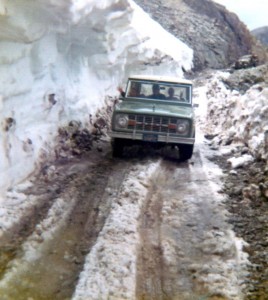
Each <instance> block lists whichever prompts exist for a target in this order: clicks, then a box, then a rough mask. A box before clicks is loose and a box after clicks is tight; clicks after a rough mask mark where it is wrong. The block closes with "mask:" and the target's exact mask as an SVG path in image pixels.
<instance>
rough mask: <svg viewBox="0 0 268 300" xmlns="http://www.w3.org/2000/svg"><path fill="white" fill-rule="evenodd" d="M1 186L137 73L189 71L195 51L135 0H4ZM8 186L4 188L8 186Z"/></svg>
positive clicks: (33, 164) (31, 166) (33, 165)
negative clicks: (61, 131) (68, 125)
mask: <svg viewBox="0 0 268 300" xmlns="http://www.w3.org/2000/svg"><path fill="white" fill-rule="evenodd" d="M0 26H1V31H0V120H1V127H0V160H1V161H0V177H1V181H0V192H1V191H4V190H5V189H7V188H8V187H9V186H12V185H13V184H16V183H18V182H19V181H20V180H23V179H24V178H25V177H27V176H28V175H29V174H31V173H32V172H33V171H34V170H36V169H38V167H39V165H40V161H41V160H42V159H46V158H47V157H48V156H51V155H52V153H53V146H54V145H53V141H54V138H55V136H56V135H57V130H58V128H59V127H60V126H64V125H65V124H66V123H68V122H69V121H70V120H79V121H81V122H82V124H84V125H89V116H90V115H92V116H94V115H95V113H96V111H97V110H98V109H99V108H100V107H102V106H103V105H104V103H105V97H106V96H107V95H110V96H114V95H116V94H117V91H116V87H117V86H118V85H119V84H121V83H123V82H124V80H125V79H126V77H127V76H128V74H130V73H150V74H165V75H177V76H183V72H182V67H183V68H184V69H186V70H189V69H190V68H191V66H192V56H193V53H192V52H193V51H192V50H191V49H190V48H189V47H188V46H186V45H185V44H183V43H182V42H181V41H179V40H177V39H176V38H174V37H173V36H172V35H170V34H169V33H167V32H166V31H165V30H164V29H163V28H162V27H161V26H160V25H158V24H157V23H156V22H154V21H153V20H152V19H150V18H149V16H148V15H147V14H145V13H144V12H143V11H142V10H141V9H140V8H139V7H138V6H137V5H136V4H135V3H134V2H133V1H131V0H106V1H105V0H91V1H89V0H76V1H75V0H13V1H5V0H0ZM1 194H2V193H1Z"/></svg>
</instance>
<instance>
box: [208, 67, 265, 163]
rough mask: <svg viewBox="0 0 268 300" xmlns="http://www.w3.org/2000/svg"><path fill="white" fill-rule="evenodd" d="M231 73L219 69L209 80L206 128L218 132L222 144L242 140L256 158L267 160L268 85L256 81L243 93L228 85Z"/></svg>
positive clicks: (212, 132)
mask: <svg viewBox="0 0 268 300" xmlns="http://www.w3.org/2000/svg"><path fill="white" fill-rule="evenodd" d="M228 76H229V74H228V73H222V72H218V73H217V74H216V75H215V76H213V78H212V79H211V80H210V83H209V85H208V89H207V96H208V111H207V114H208V115H207V121H208V123H207V128H206V131H207V132H208V133H211V134H218V141H219V142H221V143H222V144H229V143H232V142H236V143H240V144H242V145H244V146H246V147H248V149H249V151H250V153H252V155H253V156H254V157H255V158H261V159H264V160H268V151H267V150H268V88H267V87H265V85H261V84H255V85H253V86H252V87H251V88H250V89H248V90H247V92H246V93H245V94H243V95H242V94H240V93H239V92H238V91H235V90H232V91H231V90H230V89H227V88H226V86H225V85H224V83H223V81H224V79H225V78H227V77H228Z"/></svg>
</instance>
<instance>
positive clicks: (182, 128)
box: [177, 120, 190, 135]
mask: <svg viewBox="0 0 268 300" xmlns="http://www.w3.org/2000/svg"><path fill="white" fill-rule="evenodd" d="M189 128H190V124H189V121H187V120H179V121H178V122H177V132H178V133H179V134H183V135H187V134H188V133H189Z"/></svg>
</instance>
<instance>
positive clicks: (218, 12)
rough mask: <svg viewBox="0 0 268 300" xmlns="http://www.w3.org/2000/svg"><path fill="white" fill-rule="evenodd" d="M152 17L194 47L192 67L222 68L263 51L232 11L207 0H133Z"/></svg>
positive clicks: (260, 54) (196, 68)
mask: <svg viewBox="0 0 268 300" xmlns="http://www.w3.org/2000/svg"><path fill="white" fill-rule="evenodd" d="M135 2H136V3H137V4H138V5H140V6H141V7H142V8H143V9H144V10H145V11H146V12H147V13H149V14H150V15H151V17H152V18H153V19H155V20H156V21H157V22H159V23H160V24H161V25H162V26H163V27H164V28H165V29H166V30H168V31H169V32H171V33H172V34H173V35H175V36H176V37H178V38H179V39H181V40H182V41H183V42H185V43H186V44H187V45H188V46H190V47H191V48H192V49H193V50H194V69H195V70H202V69H204V68H213V69H219V68H225V67H228V66H230V65H231V64H232V63H233V62H234V61H235V60H236V59H237V58H239V57H240V56H242V55H245V54H249V53H252V52H254V53H255V54H257V55H258V57H259V59H260V61H263V60H264V57H265V51H264V49H263V47H262V46H260V45H256V44H257V43H258V42H256V41H255V39H254V38H253V37H252V35H251V33H250V32H249V30H248V29H247V27H246V26H245V25H244V24H243V23H242V22H241V21H240V20H239V18H238V17H237V15H236V14H234V13H231V12H229V11H227V10H226V9H225V7H224V6H222V5H219V4H217V3H215V2H213V1H211V0H187V1H186V0H151V1H147V0H135Z"/></svg>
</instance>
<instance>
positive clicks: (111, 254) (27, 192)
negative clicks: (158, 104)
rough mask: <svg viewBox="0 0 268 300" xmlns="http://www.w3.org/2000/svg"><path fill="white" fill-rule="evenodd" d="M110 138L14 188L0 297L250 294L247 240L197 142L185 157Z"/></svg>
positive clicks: (229, 296)
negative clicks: (115, 153)
mask: <svg viewBox="0 0 268 300" xmlns="http://www.w3.org/2000/svg"><path fill="white" fill-rule="evenodd" d="M105 147H106V149H107V150H105V151H103V152H98V151H94V150H93V151H91V152H90V153H89V155H88V156H85V157H80V158H79V159H78V158H77V159H72V160H68V161H67V160H66V161H58V162H56V163H55V165H53V166H48V167H47V168H44V169H43V171H42V174H40V175H39V176H38V177H37V178H35V179H34V181H32V182H31V184H29V185H28V186H27V187H25V185H22V186H19V187H17V188H16V189H15V190H13V191H11V192H10V197H13V200H14V199H15V200H16V201H14V202H13V203H17V205H14V206H13V207H6V210H7V212H8V213H9V215H10V220H12V221H10V222H9V223H5V222H4V221H5V220H3V217H2V221H1V222H2V223H0V224H8V225H5V226H2V232H1V240H0V242H1V244H0V246H1V248H0V251H1V252H0V253H1V257H0V259H1V260H0V271H1V280H0V295H1V299H3V300H4V299H6V300H25V299H27V300H29V299H34V300H41V299H44V300H45V299H46V300H48V299H51V300H52V299H74V300H77V299H79V300H91V299H154V300H155V299H179V300H180V299H181V300H184V299H243V294H242V289H243V279H244V278H245V276H246V273H245V272H246V263H247V261H246V257H245V255H244V253H243V252H242V251H241V247H242V243H241V241H240V240H238V239H236V238H235V235H234V233H233V232H232V230H231V228H230V225H229V224H228V223H227V222H226V214H227V213H226V211H225V208H224V203H223V200H224V198H223V197H222V196H221V195H220V194H219V193H218V191H219V189H220V187H219V186H218V183H217V182H216V180H217V178H216V177H217V176H216V175H215V174H214V173H213V171H212V169H211V167H210V166H208V165H206V164H205V165H204V160H203V159H202V158H201V157H200V150H199V146H197V147H196V150H195V154H194V157H193V160H192V161H191V162H187V163H185V162H184V163H182V162H178V161H175V160H173V159H169V158H165V159H164V158H163V157H157V156H155V157H154V158H151V157H150V158H149V157H139V158H135V157H129V158H124V159H120V160H115V159H112V158H111V154H110V152H109V146H108V145H106V146H104V149H105ZM214 177H215V178H214Z"/></svg>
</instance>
